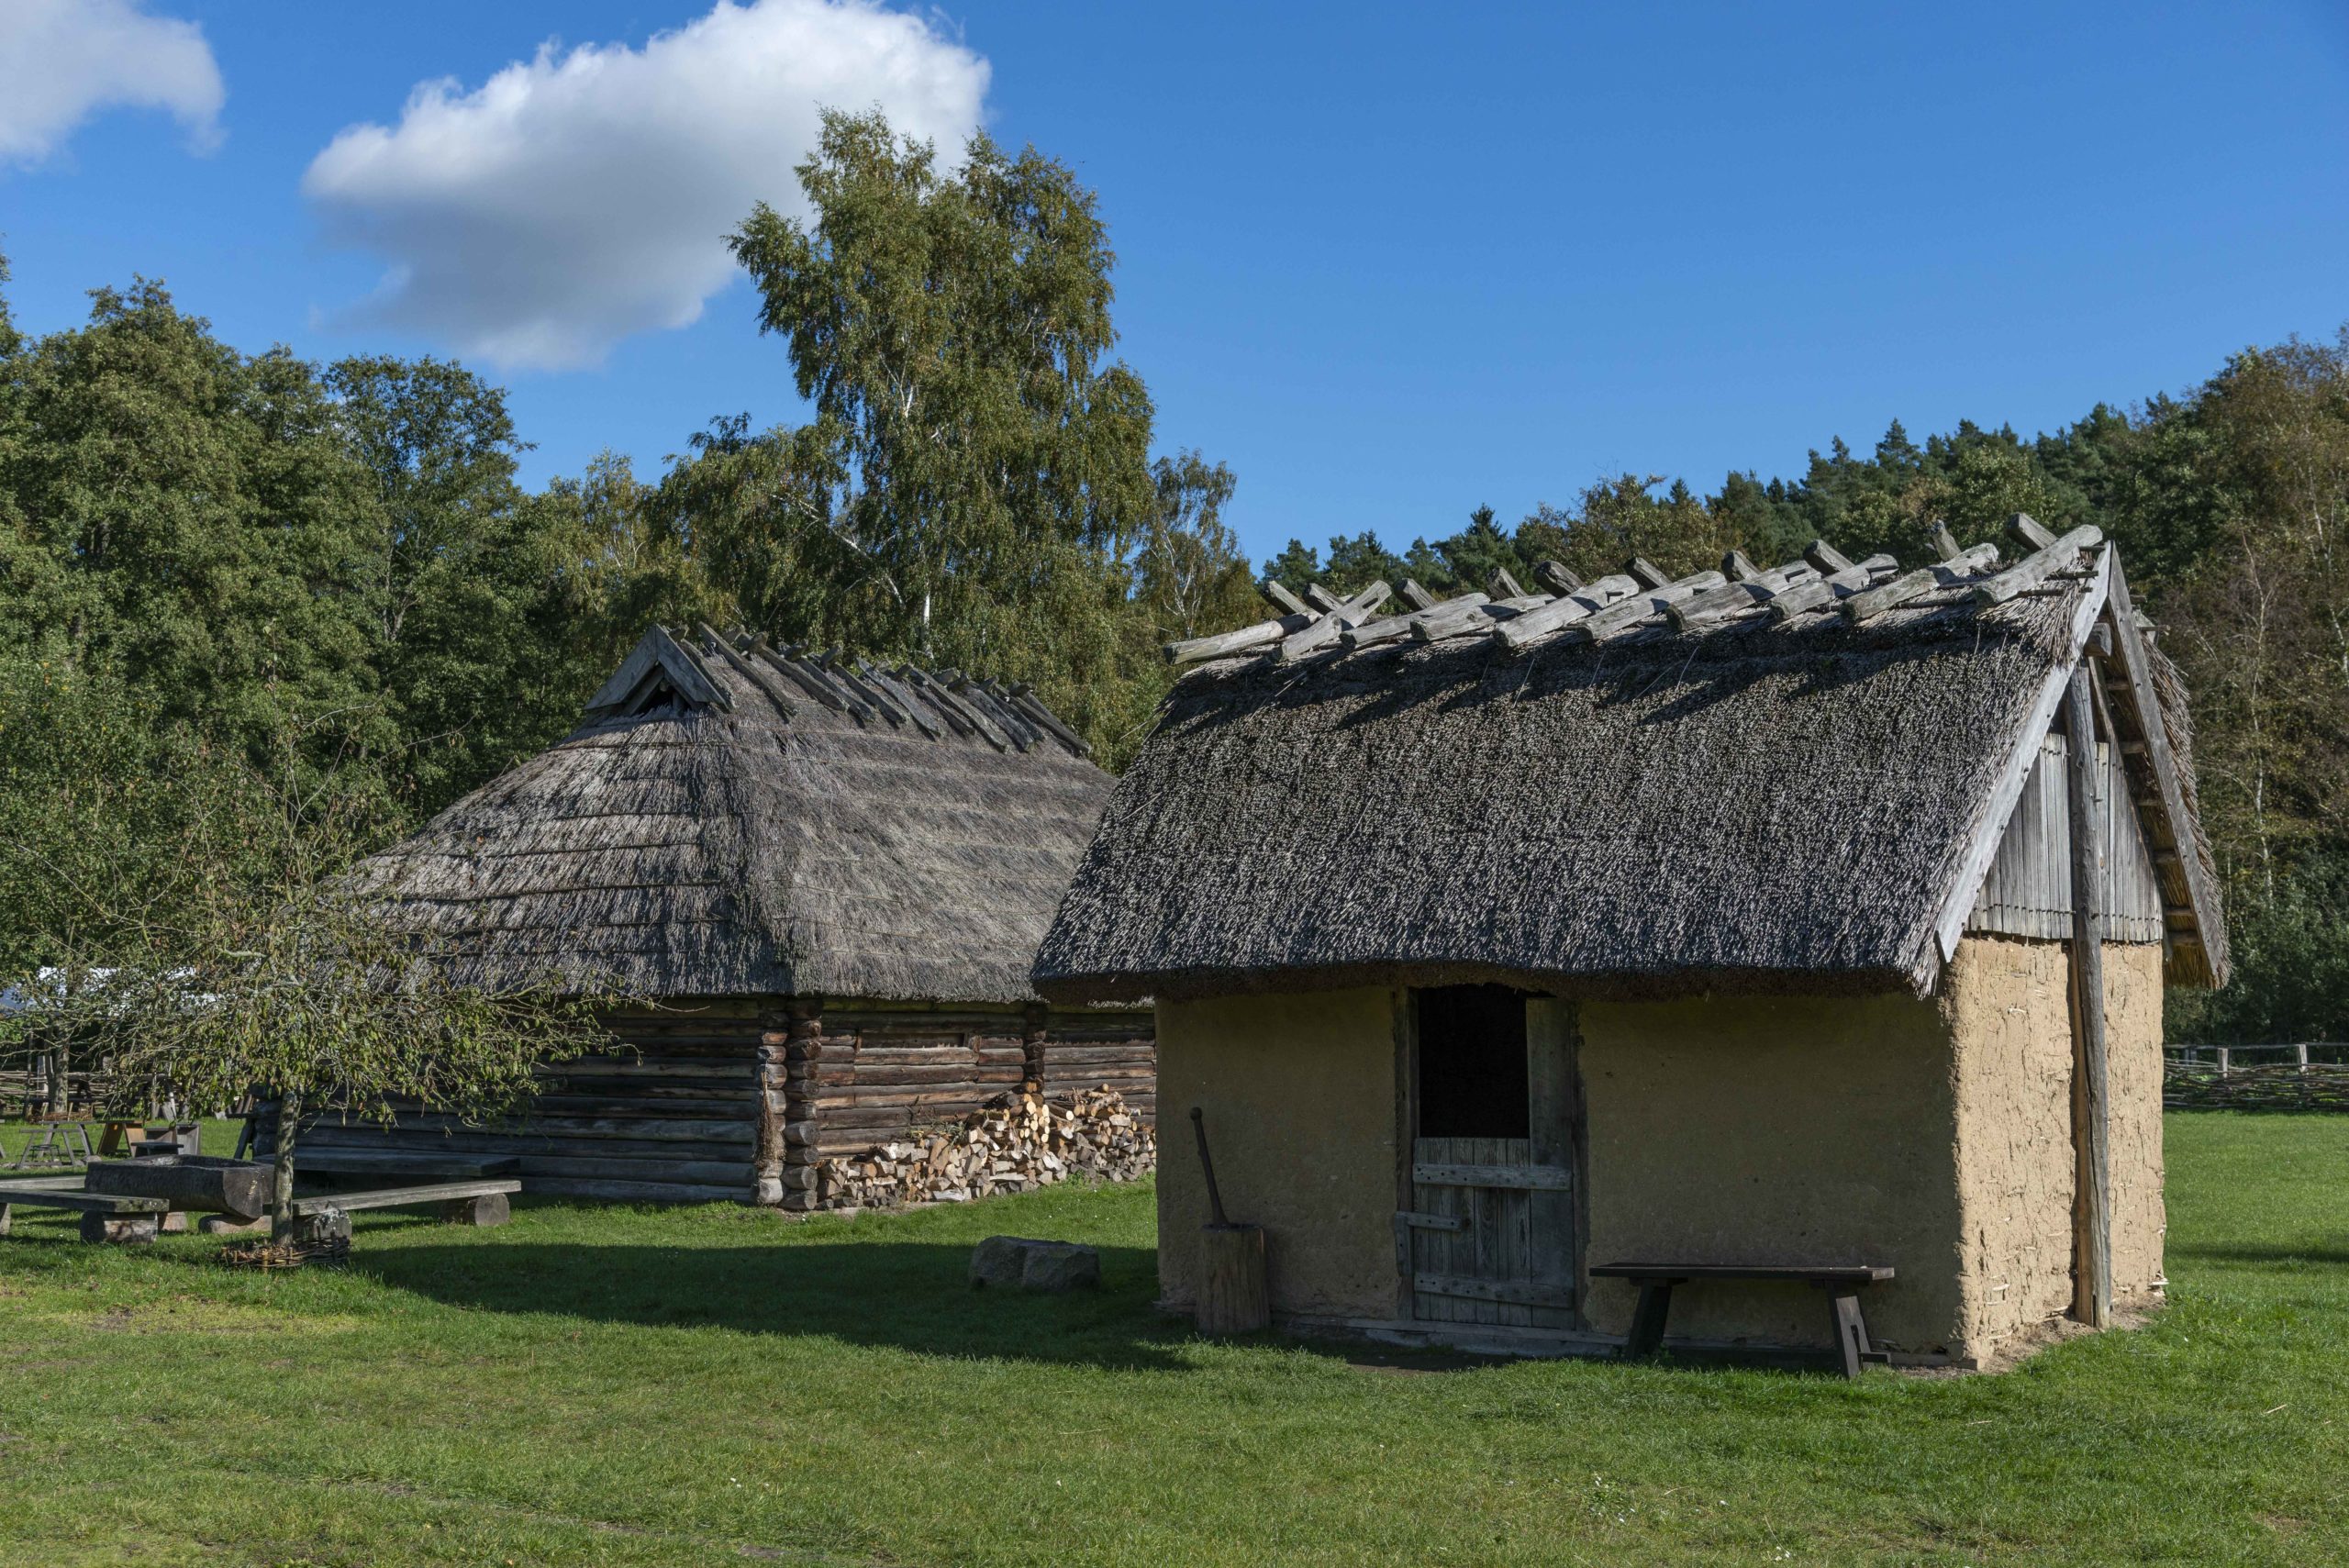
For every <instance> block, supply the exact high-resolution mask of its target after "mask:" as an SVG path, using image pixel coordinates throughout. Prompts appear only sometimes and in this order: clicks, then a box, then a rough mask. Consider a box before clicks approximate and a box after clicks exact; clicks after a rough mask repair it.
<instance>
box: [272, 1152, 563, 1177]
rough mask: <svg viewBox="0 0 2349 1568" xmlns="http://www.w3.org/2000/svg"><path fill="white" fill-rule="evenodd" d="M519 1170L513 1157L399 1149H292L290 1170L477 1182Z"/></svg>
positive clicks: (313, 1174) (311, 1173) (518, 1159)
mask: <svg viewBox="0 0 2349 1568" xmlns="http://www.w3.org/2000/svg"><path fill="white" fill-rule="evenodd" d="M521 1168H522V1161H521V1158H520V1156H518V1155H514V1154H435V1153H428V1152H424V1151H406V1150H399V1149H380V1150H379V1149H320V1150H317V1151H315V1152H313V1151H309V1150H306V1149H301V1148H298V1147H297V1148H296V1149H295V1151H294V1170H295V1174H297V1175H304V1176H446V1177H449V1178H450V1179H451V1180H452V1181H478V1180H481V1179H482V1178H484V1177H488V1176H510V1175H513V1174H514V1173H517V1172H518V1171H519V1170H521Z"/></svg>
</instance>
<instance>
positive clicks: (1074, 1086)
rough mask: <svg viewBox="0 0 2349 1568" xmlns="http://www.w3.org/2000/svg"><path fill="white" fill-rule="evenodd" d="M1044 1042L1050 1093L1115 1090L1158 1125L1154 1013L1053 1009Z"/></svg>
mask: <svg viewBox="0 0 2349 1568" xmlns="http://www.w3.org/2000/svg"><path fill="white" fill-rule="evenodd" d="M1043 1043H1044V1049H1043V1062H1044V1084H1045V1086H1046V1088H1047V1089H1048V1090H1049V1092H1051V1093H1052V1094H1055V1095H1065V1094H1070V1093H1073V1092H1074V1091H1075V1090H1078V1089H1115V1090H1117V1091H1118V1093H1119V1094H1120V1095H1124V1096H1125V1100H1126V1108H1127V1109H1128V1110H1130V1111H1131V1112H1133V1114H1134V1115H1135V1116H1137V1117H1139V1118H1141V1120H1142V1122H1143V1123H1144V1124H1146V1125H1148V1126H1150V1127H1153V1128H1154V1127H1156V1126H1157V1125H1158V1040H1157V1034H1156V1026H1155V1024H1154V1023H1153V1021H1152V1018H1151V1015H1150V1014H1148V1013H1146V1012H1144V1013H1081V1012H1062V1011H1057V1010H1055V1011H1054V1012H1052V1014H1051V1015H1049V1016H1048V1017H1047V1018H1046V1019H1045V1027H1044V1042H1043Z"/></svg>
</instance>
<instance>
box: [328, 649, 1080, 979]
mask: <svg viewBox="0 0 2349 1568" xmlns="http://www.w3.org/2000/svg"><path fill="white" fill-rule="evenodd" d="M656 639H657V646H656ZM646 649H651V650H652V652H651V654H649V655H648V654H647V653H646V651H645V650H646ZM824 669H832V670H833V672H834V673H832V674H831V675H829V676H827V675H826V674H825V673H823V671H824ZM795 672H796V674H795ZM623 673H624V674H627V675H628V676H629V680H628V682H626V683H623V684H628V685H629V686H630V687H631V688H632V690H633V695H631V696H629V698H628V700H627V701H626V702H625V703H621V702H618V701H617V700H616V699H614V700H607V698H609V692H608V689H607V693H606V694H599V695H598V699H597V704H598V706H596V708H594V709H591V712H594V713H596V714H598V715H599V717H593V718H591V720H590V721H589V722H588V723H586V724H584V725H583V726H582V727H581V728H579V729H578V730H577V731H575V732H574V733H573V734H572V735H571V736H570V737H569V738H568V739H566V740H563V741H562V742H561V743H560V744H558V745H556V746H555V747H553V748H552V749H551V750H550V751H546V752H544V753H542V754H541V755H540V756H537V757H534V758H532V759H530V760H529V762H524V763H523V764H522V765H521V766H519V767H518V768H516V769H514V770H513V771H512V772H510V773H507V774H505V775H504V776H503V777H501V778H498V779H496V780H495V781H493V782H492V783H490V784H487V785H484V787H483V788H481V789H479V790H476V791H474V792H473V794H472V795H467V796H465V797H464V798H463V799H462V800H460V801H458V802H457V803H456V804H455V805H454V806H451V807H450V808H449V809H448V810H446V811H444V812H442V813H441V814H440V816H439V817H435V818H434V819H433V820H432V821H431V822H430V823H429V824H428V825H427V826H426V827H425V828H424V829H423V830H422V831H421V832H419V833H418V834H417V836H416V837H414V838H412V839H410V840H407V841H406V842H405V843H402V844H400V845H398V846H396V847H395V848H394V849H392V850H390V851H386V852H385V853H384V854H382V855H380V856H377V857H376V858H375V859H374V860H373V861H371V862H367V864H366V865H365V866H364V867H363V868H362V878H361V880H362V884H363V885H364V886H365V887H367V888H368V889H369V890H370V891H373V892H374V893H376V894H379V895H384V896H386V897H388V898H389V899H391V900H392V901H393V902H394V903H395V906H397V907H398V908H399V910H400V911H401V913H402V914H403V915H404V916H406V917H409V918H412V919H414V920H415V922H416V923H417V926H418V927H419V928H420V929H426V930H429V931H430V932H432V933H434V934H435V935H436V936H438V937H439V938H440V939H442V940H444V942H445V944H446V946H447V949H448V950H449V951H451V953H452V954H453V955H454V960H455V962H457V963H458V964H459V965H460V966H461V967H462V969H463V970H464V972H465V973H466V975H467V977H468V978H476V979H482V980H486V981H488V982H490V983H492V984H495V983H496V982H497V981H499V980H500V979H504V978H516V977H519V976H521V975H524V974H527V973H534V972H543V971H545V970H547V969H552V970H554V971H555V972H557V973H562V974H564V975H566V976H570V977H572V978H573V979H574V980H580V981H584V980H586V979H587V978H589V977H591V976H593V977H598V978H600V979H601V980H603V981H604V982H606V983H607V984H611V985H613V986H616V987H617V988H618V989H619V990H621V991H623V992H625V993H628V994H630V995H640V996H647V997H668V996H712V995H829V996H840V997H865V998H900V999H935V1000H946V1001H966V1002H1016V1001H1023V1000H1027V999H1029V998H1030V997H1032V996H1033V995H1034V992H1033V991H1032V990H1031V989H1030V985H1029V982H1028V968H1029V964H1030V960H1031V959H1032V958H1033V956H1034V953H1035V950H1036V945H1037V943H1038V941H1039V940H1041V938H1042V936H1043V934H1044V930H1045V928H1046V926H1047V924H1048V923H1049V921H1050V920H1051V917H1052V906H1053V905H1054V903H1055V901H1056V900H1057V899H1058V898H1059V896H1060V894H1061V892H1062V890H1063V888H1064V887H1065V886H1066V885H1067V883H1068V878H1069V875H1070V873H1071V872H1072V871H1073V870H1074V866H1075V864H1076V861H1077V857H1078V856H1079V854H1080V853H1081V852H1082V851H1083V850H1084V847H1085V842H1086V840H1088V839H1089V838H1090V836H1091V834H1092V831H1093V827H1094V824H1095V822H1096V820H1097V818H1098V817H1099V815H1100V811H1101V806H1102V803H1103V802H1104V800H1105V799H1106V798H1107V796H1108V791H1109V787H1110V781H1109V778H1108V775H1107V774H1105V773H1102V772H1101V771H1100V770H1099V769H1098V768H1097V767H1095V766H1094V765H1093V764H1092V763H1090V762H1086V761H1085V760H1084V758H1083V757H1082V756H1081V755H1080V754H1079V749H1078V748H1076V747H1074V746H1073V745H1071V744H1069V743H1068V742H1066V741H1064V740H1062V739H1061V738H1060V737H1059V736H1058V735H1055V734H1053V733H1052V732H1051V731H1050V730H1049V729H1048V728H1047V727H1046V724H1045V723H1044V722H1043V721H1041V720H1039V719H1038V718H1037V717H1035V716H1036V715H1038V714H1040V713H1041V709H1038V708H1036V706H1035V705H1034V703H1033V700H1032V698H1029V697H1027V696H1026V695H1024V694H1022V695H1019V696H1017V697H1014V696H1013V695H1012V694H1008V693H1004V692H1002V691H1001V690H1000V689H999V688H995V687H992V686H987V687H982V686H981V685H980V684H976V683H973V684H969V685H968V687H967V689H965V690H963V691H962V692H960V693H959V694H958V693H952V692H948V691H947V690H946V689H945V688H946V687H947V686H948V685H950V684H952V681H951V680H950V681H946V682H941V681H939V680H938V678H937V677H932V676H928V675H924V674H921V673H917V672H906V675H907V677H908V681H911V680H913V679H916V678H918V680H921V681H927V682H929V683H930V686H929V687H928V688H925V689H927V690H930V691H934V692H936V693H938V694H939V695H937V696H936V697H935V698H934V699H930V698H919V697H917V696H915V695H912V694H913V692H914V690H915V687H914V686H913V685H912V684H904V683H899V682H896V681H895V680H893V679H892V678H891V677H890V676H889V675H888V674H887V673H884V672H878V671H874V670H872V669H871V668H870V667H868V666H863V665H861V664H857V663H854V662H848V663H843V664H841V665H838V666H837V667H835V666H832V665H830V664H825V665H824V666H823V667H822V668H818V662H817V661H813V660H807V661H800V662H794V661H791V660H782V661H777V660H774V659H772V658H764V659H763V658H762V657H761V656H760V650H759V648H758V647H757V646H756V645H754V644H753V643H751V640H750V639H729V640H728V641H727V642H725V643H724V644H723V645H722V646H721V645H720V644H719V643H718V641H717V640H716V639H701V640H698V641H693V642H688V640H687V639H684V638H682V637H680V638H678V639H670V638H668V637H667V636H666V634H663V633H661V632H659V631H658V630H657V629H656V630H655V631H654V632H653V633H651V634H648V637H647V641H646V644H645V645H644V648H640V651H639V653H638V654H633V655H631V657H630V662H629V664H628V665H625V666H623ZM616 679H617V677H616ZM800 682H805V683H807V684H804V685H803V684H798V683H800ZM819 692H822V693H829V694H833V695H834V696H837V695H839V694H841V693H847V694H851V700H852V701H855V694H862V695H863V697H864V698H865V699H867V700H864V701H862V702H856V706H854V707H851V706H841V705H839V704H837V703H836V702H835V701H833V700H829V699H828V700H818V693H819ZM875 694H879V695H878V696H877V697H876V695H875ZM950 709H951V710H952V712H951V713H950V712H949V710H950ZM917 713H918V714H919V715H920V717H918V718H917V717H916V715H917ZM958 716H959V717H958ZM1049 717H1050V716H1049V715H1044V716H1042V719H1043V720H1049ZM979 721H984V723H983V724H982V723H981V722H979Z"/></svg>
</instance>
